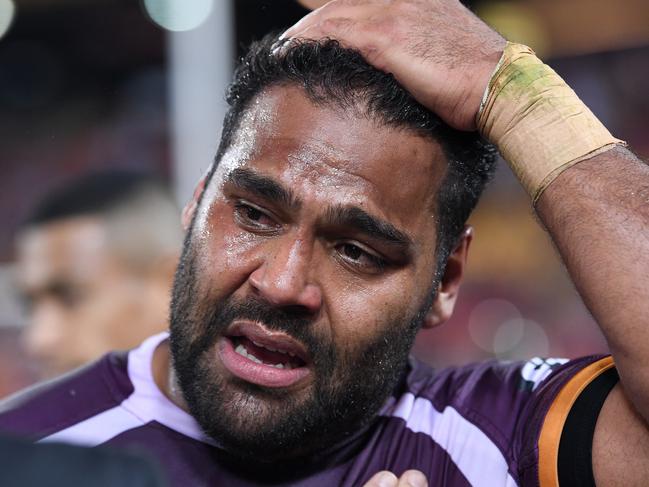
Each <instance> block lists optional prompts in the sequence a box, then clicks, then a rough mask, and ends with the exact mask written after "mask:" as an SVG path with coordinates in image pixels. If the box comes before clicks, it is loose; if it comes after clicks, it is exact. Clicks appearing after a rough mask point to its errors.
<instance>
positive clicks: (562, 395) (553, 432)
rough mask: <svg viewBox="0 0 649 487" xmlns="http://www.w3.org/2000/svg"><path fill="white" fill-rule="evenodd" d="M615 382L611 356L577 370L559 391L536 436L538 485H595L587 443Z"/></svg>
mask: <svg viewBox="0 0 649 487" xmlns="http://www.w3.org/2000/svg"><path fill="white" fill-rule="evenodd" d="M617 381H618V375H617V371H616V370H615V365H614V363H613V359H612V358H611V357H605V358H602V359H600V360H598V361H596V362H593V363H592V364H590V365H588V366H586V367H584V368H583V369H582V370H580V371H579V372H577V373H576V374H575V375H574V376H573V377H572V378H571V379H570V380H569V381H568V382H567V383H566V384H565V385H564V386H563V387H562V389H561V390H560V391H559V393H558V394H557V397H556V398H555V399H554V401H553V402H552V405H551V406H550V409H549V410H548V412H547V414H546V416H545V420H544V422H543V426H542V428H541V434H540V435H539V443H538V446H539V484H540V487H557V486H562V487H565V486H570V487H577V486H590V485H595V483H594V480H593V472H592V460H591V446H592V440H593V433H594V432H595V423H596V422H597V416H598V415H599V412H600V410H601V408H602V405H603V404H604V401H605V400H606V397H607V396H608V393H609V392H610V391H611V389H612V388H613V387H614V386H615V384H616V383H617Z"/></svg>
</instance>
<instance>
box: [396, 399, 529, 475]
mask: <svg viewBox="0 0 649 487" xmlns="http://www.w3.org/2000/svg"><path fill="white" fill-rule="evenodd" d="M389 415H390V416H394V417H397V418H401V419H403V420H405V421H406V427H407V428H408V429H410V430H411V431H413V432H414V433H423V434H426V435H428V436H430V437H431V438H432V439H433V441H434V442H435V443H437V444H438V445H439V446H440V447H441V448H442V449H443V450H444V451H446V453H448V455H449V456H450V457H451V459H452V460H453V462H454V463H455V465H456V466H457V468H458V469H459V470H460V472H462V474H463V475H464V476H465V477H466V479H467V480H468V481H469V483H470V484H471V485H472V486H474V487H493V486H495V485H497V486H504V487H513V486H515V485H516V482H515V481H514V479H513V477H512V476H511V475H510V474H509V467H508V465H507V460H506V459H505V456H504V455H503V454H502V452H501V451H500V449H499V448H498V447H497V446H496V445H495V443H493V442H492V441H491V440H490V439H489V437H487V435H486V434H485V433H484V432H483V431H482V430H480V429H479V428H478V427H477V426H476V425H474V424H473V423H471V422H469V421H467V420H466V419H465V418H463V417H462V416H461V415H460V413H458V412H457V411H456V410H455V409H454V408H452V407H450V406H447V407H446V408H445V409H444V411H438V410H437V409H435V407H434V406H433V404H432V403H431V402H430V401H429V400H428V399H425V398H423V397H418V398H415V396H414V395H413V394H412V393H409V392H408V393H406V394H404V395H403V396H402V397H401V398H400V399H399V402H398V403H397V404H396V405H395V406H394V409H393V411H392V412H391V413H389Z"/></svg>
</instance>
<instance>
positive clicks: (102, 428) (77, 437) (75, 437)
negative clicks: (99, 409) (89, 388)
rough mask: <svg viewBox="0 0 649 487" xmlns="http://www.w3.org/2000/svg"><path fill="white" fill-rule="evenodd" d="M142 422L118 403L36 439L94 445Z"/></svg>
mask: <svg viewBox="0 0 649 487" xmlns="http://www.w3.org/2000/svg"><path fill="white" fill-rule="evenodd" d="M143 424H144V423H142V421H141V420H140V419H139V418H137V417H136V416H134V415H133V414H131V413H130V412H128V411H127V410H126V409H124V408H123V407H122V406H121V405H120V406H115V407H114V408H111V409H108V410H106V411H104V412H103V413H100V414H97V415H95V416H92V417H91V418H88V419H86V420H85V421H81V422H80V423H77V424H75V425H73V426H70V427H69V428H66V429H63V430H61V431H58V432H56V433H54V434H51V435H50V436H46V437H45V438H43V439H41V440H40V441H38V443H50V442H53V441H55V442H61V443H72V444H75V445H83V446H96V445H99V444H101V443H104V442H106V441H108V440H110V439H111V438H114V437H115V436H117V435H119V434H120V433H122V432H124V431H127V430H130V429H133V428H137V427H138V426H142V425H143Z"/></svg>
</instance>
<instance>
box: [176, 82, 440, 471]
mask: <svg viewBox="0 0 649 487" xmlns="http://www.w3.org/2000/svg"><path fill="white" fill-rule="evenodd" d="M443 171H444V162H443V156H442V153H441V149H440V148H439V146H438V145H437V144H435V143H433V142H432V141H430V140H429V139H425V138H423V137H420V136H417V135H415V134H413V133H411V132H409V131H405V130H398V129H394V128H388V127H384V126H382V125H379V124H377V123H375V122H373V121H371V120H368V119H366V118H364V117H358V116H355V115H354V114H352V113H351V112H349V111H340V110H333V109H331V108H327V107H322V106H319V107H318V106H315V105H313V104H312V103H311V102H310V101H309V100H308V99H307V98H306V97H305V96H304V94H303V93H302V91H301V90H300V89H298V88H294V87H276V88H272V89H270V90H268V91H266V92H265V93H263V94H262V95H260V96H259V97H257V99H256V101H255V103H253V104H252V106H251V108H250V109H249V110H248V112H247V113H246V115H245V116H244V119H243V121H242V124H241V127H240V129H239V130H238V135H237V136H236V137H235V139H234V141H233V143H232V146H231V147H230V149H229V150H228V151H227V153H226V154H225V155H224V157H223V158H222V160H221V162H220V164H219V166H218V168H217V170H216V172H215V174H214V176H213V178H212V180H211V182H210V183H209V185H208V186H207V187H206V188H205V192H204V196H203V199H202V202H201V205H200V207H198V208H197V209H196V214H195V219H194V224H193V227H192V228H191V229H190V233H189V235H188V239H187V241H186V245H185V249H184V253H183V257H182V259H181V265H180V267H179V270H178V273H177V275H176V282H175V285H174V296H173V304H172V319H171V331H172V335H171V347H172V354H173V361H174V372H175V374H176V376H177V378H178V382H179V384H180V386H181V389H182V391H183V395H184V398H185V400H186V402H187V404H188V406H189V409H190V411H191V412H192V414H193V415H194V416H195V417H196V418H197V420H198V421H199V423H200V424H201V425H202V426H203V428H204V429H205V430H206V431H207V432H208V433H209V434H211V435H212V436H214V437H215V438H216V439H217V441H220V442H222V443H223V444H224V445H225V446H226V447H227V448H229V449H230V450H231V451H234V452H235V453H236V454H238V455H247V456H254V457H255V458H257V459H264V458H265V459H268V460H272V459H276V458H281V457H290V456H301V455H306V454H310V453H313V452H314V451H317V450H318V449H321V448H323V447H325V446H327V445H330V444H332V443H333V442H334V441H336V440H337V439H340V438H341V437H344V436H345V435H346V434H351V433H353V432H355V431H357V429H358V428H359V427H360V426H362V424H363V423H364V422H367V421H368V420H369V419H371V418H372V417H373V416H374V415H375V414H376V413H377V411H378V409H379V408H380V407H381V405H382V404H383V403H384V401H385V400H386V398H387V397H388V396H389V395H390V393H391V392H392V390H393V388H394V387H395V385H396V383H397V381H398V379H399V377H400V376H401V374H402V373H403V371H404V370H405V362H406V359H407V355H408V352H409V349H410V347H411V344H412V341H413V339H414V335H415V333H416V331H417V330H418V328H419V327H420V325H421V324H422V322H423V319H424V316H425V315H426V312H427V311H428V309H429V308H430V304H431V299H432V296H434V294H435V292H434V291H435V289H434V288H433V285H434V284H433V280H434V279H433V276H434V271H435V235H436V233H435V232H436V225H435V218H434V214H433V212H432V210H431V209H432V208H434V199H435V192H436V187H437V184H438V182H439V179H440V177H441V175H442V174H443Z"/></svg>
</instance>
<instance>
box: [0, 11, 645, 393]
mask: <svg viewBox="0 0 649 487" xmlns="http://www.w3.org/2000/svg"><path fill="white" fill-rule="evenodd" d="M304 3H305V4H309V3H311V4H315V3H318V2H315V1H314V2H309V1H306V0H305V2H304ZM465 3H467V5H468V6H469V7H470V8H472V9H473V10H474V11H476V12H477V13H478V15H480V16H481V17H483V18H484V19H486V20H487V21H488V22H489V23H491V24H492V25H493V26H495V27H496V28H497V29H498V30H499V31H501V32H502V33H503V34H505V35H506V36H507V37H509V38H510V39H511V40H516V41H519V42H523V43H525V44H528V45H530V46H531V47H533V48H534V49H535V50H536V51H537V53H538V54H539V55H540V56H542V57H543V58H544V59H546V60H547V61H548V62H549V64H551V65H552V66H553V67H554V68H555V69H556V70H557V71H558V72H559V73H560V74H561V75H562V76H563V77H564V78H565V79H566V80H567V81H568V82H569V84H570V85H571V86H572V87H573V88H574V89H575V91H577V93H578V94H579V95H580V96H581V97H582V99H584V100H585V102H586V103H587V104H588V105H589V106H590V107H591V109H592V110H593V111H594V112H595V113H596V114H597V115H598V116H599V117H600V118H601V119H602V120H603V121H604V123H605V124H606V125H607V126H608V127H609V128H610V129H611V131H612V132H613V133H614V134H615V135H616V136H618V137H620V138H622V139H625V140H627V141H628V142H629V144H630V145H631V147H632V148H634V150H635V151H636V152H637V153H639V154H640V155H641V156H645V157H646V156H648V155H649V89H647V86H648V85H649V29H648V28H647V25H649V2H647V1H646V0H618V1H617V2H610V1H608V0H510V1H491V0H482V1H479V0H475V1H467V2H465ZM307 12H308V10H307V9H306V8H305V7H304V6H302V5H300V4H298V3H297V2H296V1H294V0H192V1H186V0H142V1H140V2H138V1H133V0H130V1H127V0H0V225H1V227H2V229H3V230H2V232H0V396H2V395H6V394H8V393H10V392H12V391H14V390H16V389H18V388H20V387H22V386H24V385H26V384H29V383H31V382H33V381H34V380H36V379H38V378H41V377H43V376H46V375H47V374H46V373H44V371H43V370H42V364H40V365H39V364H38V361H37V360H35V359H34V358H33V356H34V354H33V350H32V355H31V356H29V357H28V356H27V355H25V336H26V335H27V334H26V333H25V330H26V329H27V323H29V321H30V319H31V318H33V315H34V308H33V306H34V304H33V302H32V303H30V302H29V301H30V299H27V300H26V299H24V296H22V297H21V293H20V292H19V289H20V286H19V285H18V284H17V283H18V282H19V281H21V279H23V278H24V275H23V267H22V266H21V265H19V263H17V262H18V261H19V254H21V250H20V249H19V245H18V242H19V241H22V239H23V237H24V235H23V234H24V233H25V231H24V225H23V222H24V221H25V219H27V218H29V217H30V215H31V214H32V212H33V208H34V207H35V205H37V203H38V202H39V201H41V200H42V198H43V196H44V195H46V194H48V193H49V192H51V191H53V190H56V189H57V188H61V187H62V186H64V185H66V184H69V183H70V182H72V181H74V180H76V179H78V178H80V177H83V176H85V175H88V174H92V173H96V172H97V171H102V170H109V169H110V170H114V169H120V170H123V171H130V172H133V173H138V174H147V175H151V176H153V177H155V178H157V179H158V180H161V181H162V182H163V183H164V184H165V185H166V186H167V187H168V189H169V191H171V193H172V194H173V199H174V201H175V203H176V204H177V205H178V206H182V205H183V204H184V203H185V202H186V201H187V200H188V199H189V198H190V195H191V192H192V189H193V185H194V184H195V182H196V181H197V180H198V179H199V177H200V176H201V174H202V173H203V172H204V171H205V170H206V169H207V168H208V166H209V163H210V161H211V158H212V156H213V154H214V152H215V150H216V147H217V145H218V139H219V133H220V127H221V119H222V117H223V114H224V111H225V103H224V101H223V91H224V87H225V84H226V83H227V81H228V79H229V77H230V74H231V70H232V67H233V65H234V62H235V60H236V59H237V57H238V56H240V55H241V54H242V53H243V52H244V48H245V46H246V45H247V44H248V43H249V42H250V41H251V40H253V39H255V38H259V37H261V36H262V35H263V34H264V33H266V32H268V31H270V30H273V29H281V28H284V27H287V26H289V25H291V24H292V23H294V22H295V21H297V20H298V19H299V18H300V17H301V16H303V15H304V14H305V13H307ZM156 221H157V222H158V223H159V224H160V225H172V224H171V223H168V222H167V221H166V220H164V219H163V218H161V219H160V220H159V221H158V220H157V219H156ZM472 224H473V225H474V226H475V228H476V238H475V240H474V243H473V246H472V253H471V256H470V261H469V267H468V276H467V279H466V283H465V285H464V287H463V291H462V294H461V297H460V301H459V303H458V308H457V311H456V313H455V316H454V317H453V319H452V320H451V321H450V322H449V323H447V324H446V325H444V326H443V327H441V328H439V329H436V330H432V331H428V332H425V333H422V334H421V335H420V337H419V338H418V342H417V345H416V349H415V352H416V354H417V355H418V356H419V357H421V358H422V359H424V360H426V361H428V362H430V363H432V364H433V365H435V366H444V365H449V364H458V363H463V362H467V361H473V360H481V359H485V358H488V357H498V358H502V359H518V358H528V357H531V356H562V357H575V356H579V355H584V354H589V353H594V352H603V351H605V350H606V344H605V342H604V340H603V338H602V336H601V335H600V333H599V331H598V330H597V328H596V326H595V325H594V323H593V321H592V318H591V317H590V316H589V314H588V312H587V311H586V309H585V308H584V306H583V305H582V304H581V302H580V300H579V297H578V296H577V294H576V292H575V291H574V288H573V286H572V285H571V284H570V282H569V280H568V279H567V277H566V275H565V271H564V269H563V268H562V265H561V264H560V262H559V261H558V259H557V257H556V255H555V252H554V250H553V248H552V245H551V243H550V242H549V239H548V238H547V237H546V236H545V234H544V232H543V231H542V229H541V228H540V227H539V225H538V223H537V222H536V220H535V218H534V216H533V213H532V211H531V208H530V204H529V201H528V199H527V197H526V195H525V194H524V193H523V191H522V190H521V189H520V187H519V185H518V183H517V182H516V180H515V179H514V177H513V176H512V175H511V174H510V172H509V170H508V169H507V168H506V167H505V166H504V164H501V165H500V168H499V171H498V175H497V178H496V180H495V182H494V184H493V185H492V186H491V188H490V189H489V190H488V192H487V194H486V195H485V197H484V199H483V201H482V203H481V204H480V206H479V209H478V210H477V212H476V213H475V215H474V216H473V217H472ZM177 225H179V224H177ZM175 228H176V229H177V228H178V227H175ZM134 233H137V232H134ZM21 235H22V236H21ZM75 235H76V234H75ZM136 238H137V237H136ZM21 255H22V254H21ZM619 271H620V272H624V269H620V270H619ZM59 291H60V289H59ZM68 294H69V293H68ZM68 298H69V296H68ZM79 299H80V298H78V297H77V298H74V299H68V302H67V306H69V307H73V306H76V305H78V301H79ZM75 300H76V301H75ZM31 301H33V299H31ZM25 304H27V306H25ZM622 305H623V303H622ZM160 306H162V307H164V305H160ZM30 310H31V311H30ZM79 326H81V325H79ZM160 326H161V327H164V323H160ZM80 346H83V345H80ZM32 348H34V347H33V346H32Z"/></svg>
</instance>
